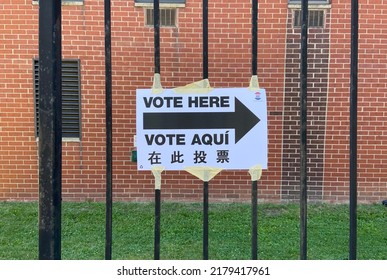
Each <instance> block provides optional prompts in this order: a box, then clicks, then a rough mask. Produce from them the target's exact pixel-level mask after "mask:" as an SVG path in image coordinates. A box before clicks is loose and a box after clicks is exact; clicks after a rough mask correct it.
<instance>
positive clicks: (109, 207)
mask: <svg viewBox="0 0 387 280" xmlns="http://www.w3.org/2000/svg"><path fill="white" fill-rule="evenodd" d="M104 4H105V5H104V6H105V98H106V100H105V106H106V116H105V117H106V227H105V231H106V234H105V235H106V236H105V259H107V260H111V259H112V239H113V238H112V224H113V174H112V173H113V155H112V153H113V136H112V58H111V57H112V56H111V3H110V0H105V2H104Z"/></svg>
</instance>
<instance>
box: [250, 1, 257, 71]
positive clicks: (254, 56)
mask: <svg viewBox="0 0 387 280" xmlns="http://www.w3.org/2000/svg"><path fill="white" fill-rule="evenodd" d="M251 23H252V28H251V38H252V40H251V42H252V46H251V57H252V58H251V73H252V75H257V72H258V71H257V68H258V0H252V19H251Z"/></svg>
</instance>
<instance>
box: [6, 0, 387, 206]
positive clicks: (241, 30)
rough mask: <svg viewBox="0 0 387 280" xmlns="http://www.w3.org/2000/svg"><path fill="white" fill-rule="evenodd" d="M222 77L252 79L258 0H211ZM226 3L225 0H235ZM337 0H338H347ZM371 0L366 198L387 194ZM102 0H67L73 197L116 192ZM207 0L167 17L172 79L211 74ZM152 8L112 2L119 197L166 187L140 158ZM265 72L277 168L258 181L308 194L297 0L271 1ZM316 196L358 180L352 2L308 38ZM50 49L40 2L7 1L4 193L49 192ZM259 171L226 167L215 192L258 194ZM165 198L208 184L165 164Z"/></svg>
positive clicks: (336, 194)
mask: <svg viewBox="0 0 387 280" xmlns="http://www.w3.org/2000/svg"><path fill="white" fill-rule="evenodd" d="M209 2H210V3H209V80H210V83H211V86H213V87H247V86H248V83H249V80H250V77H251V1H249V0H238V1H237V0H232V1H209ZM224 2H226V3H224ZM334 2H336V1H334ZM369 2H372V3H375V1H366V0H361V1H360V9H359V10H360V11H361V14H360V26H359V30H360V38H359V43H360V46H359V47H360V51H359V200H360V201H362V202H366V201H367V202H374V201H379V200H380V199H382V198H385V197H386V196H387V187H386V186H385V183H386V181H387V178H386V175H385V174H386V172H385V171H386V170H385V168H386V167H387V166H386V164H387V162H386V161H385V160H384V159H383V153H385V152H386V151H385V150H386V149H387V148H386V143H387V142H386V140H387V139H385V137H386V135H387V132H386V131H385V128H384V127H385V124H384V120H383V117H384V115H385V113H384V102H386V98H385V93H384V89H385V87H386V81H387V80H386V79H385V74H386V73H387V70H386V67H385V65H386V63H385V62H386V61H385V60H386V52H385V50H386V47H385V46H387V44H385V42H384V40H385V39H383V36H384V33H385V32H387V31H386V30H387V28H386V27H387V26H386V25H387V20H386V19H384V17H383V15H384V14H385V13H384V12H386V11H385V9H387V8H385V7H384V5H383V1H379V2H378V3H379V4H369ZM103 12H104V8H103V1H102V0H94V1H87V0H85V1H84V5H64V6H62V14H63V15H62V29H63V31H62V32H63V58H65V59H67V58H77V59H80V61H81V105H82V109H81V113H82V121H81V122H82V123H81V124H82V134H81V138H80V139H77V140H71V141H69V140H64V142H63V198H64V199H65V200H75V201H84V200H90V201H99V200H104V197H105V173H106V171H105V90H104V89H105V82H104V79H105V70H104V69H105V68H104V63H105V62H104V26H103V24H104V14H103ZM201 12H202V9H201V1H197V0H186V5H185V7H184V8H179V9H178V24H177V27H163V28H161V82H162V85H163V87H165V88H169V87H177V86H183V85H185V84H188V83H192V82H195V81H198V80H201V78H202V44H201V42H202V39H201V38H202V37H201V32H202V28H201ZM144 14H145V13H144V9H143V7H135V5H134V1H129V0H112V58H113V169H114V174H113V191H114V199H115V200H123V201H148V200H151V199H152V198H153V186H154V179H153V175H152V174H151V172H146V171H143V172H138V171H137V167H136V164H135V163H133V162H131V152H132V150H134V149H135V148H134V142H133V141H134V139H133V138H134V135H135V133H136V132H135V124H136V120H135V90H136V89H137V88H150V87H151V86H152V78H153V72H154V70H153V65H154V61H153V28H152V27H149V26H145V24H144V22H145V19H144ZM258 18H259V19H258V24H259V31H258V46H259V47H258V76H259V82H260V85H261V86H262V87H264V88H266V91H267V94H268V129H269V131H268V135H269V167H268V170H266V171H264V172H263V176H262V179H261V180H260V182H259V190H260V191H259V198H260V199H262V200H264V201H277V202H278V201H281V200H297V192H298V188H299V187H298V185H299V182H298V172H299V168H298V163H297V162H298V157H299V148H298V146H299V144H298V143H299V142H298V141H299V140H298V131H297V130H298V129H299V128H298V120H297V118H298V117H297V116H298V110H299V109H298V107H297V102H298V101H297V98H298V94H299V93H298V92H299V89H298V75H299V74H298V64H299V55H298V53H299V41H300V40H299V35H298V34H299V28H298V29H297V28H294V27H293V26H292V22H293V21H292V20H293V10H292V9H289V6H288V3H287V1H286V0H276V1H269V0H264V1H259V16H258ZM309 39H310V41H309V48H310V51H309V53H310V56H309V67H310V71H309V75H310V77H309V92H308V102H309V103H308V105H309V116H308V117H309V123H308V124H309V130H308V133H309V140H308V141H309V148H308V152H309V168H310V170H309V175H310V176H309V186H310V199H312V200H315V201H321V200H323V201H334V202H344V201H347V200H348V182H349V174H348V172H349V171H348V170H349V146H348V145H349V142H348V139H349V55H350V0H345V1H340V4H338V3H332V4H331V6H330V8H329V9H327V10H326V17H325V22H324V27H323V28H322V29H314V28H313V29H310V36H309ZM37 55H38V5H36V4H32V1H31V0H12V1H11V0H3V1H2V2H1V3H0V58H1V60H2V63H1V64H0V98H1V100H0V124H1V126H0V200H36V199H38V166H37V165H38V150H37V147H38V142H37V139H36V137H35V125H34V94H33V67H32V62H33V59H34V58H37ZM250 184H251V182H250V175H249V174H248V172H247V171H222V172H221V173H220V174H219V175H218V176H216V177H215V178H214V179H213V180H212V181H211V182H210V199H211V201H249V200H250ZM162 188H163V199H165V200H177V201H200V200H201V197H202V182H201V181H199V180H198V179H196V178H195V177H193V176H192V175H190V174H188V173H186V172H183V171H181V172H170V171H167V172H164V173H163V176H162Z"/></svg>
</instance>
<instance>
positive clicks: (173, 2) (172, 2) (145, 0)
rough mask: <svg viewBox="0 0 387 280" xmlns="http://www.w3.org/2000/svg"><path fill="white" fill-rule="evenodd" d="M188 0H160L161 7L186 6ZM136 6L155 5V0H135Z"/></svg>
mask: <svg viewBox="0 0 387 280" xmlns="http://www.w3.org/2000/svg"><path fill="white" fill-rule="evenodd" d="M185 4H186V0H160V8H184V7H185ZM134 6H135V7H146V8H151V7H153V0H134Z"/></svg>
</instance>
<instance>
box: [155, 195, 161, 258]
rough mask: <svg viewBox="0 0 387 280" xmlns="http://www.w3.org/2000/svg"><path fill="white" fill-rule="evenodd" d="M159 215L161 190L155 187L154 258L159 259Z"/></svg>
mask: <svg viewBox="0 0 387 280" xmlns="http://www.w3.org/2000/svg"><path fill="white" fill-rule="evenodd" d="M160 217H161V190H160V189H155V233H154V234H155V239H154V259H155V260H159V259H160Z"/></svg>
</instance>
